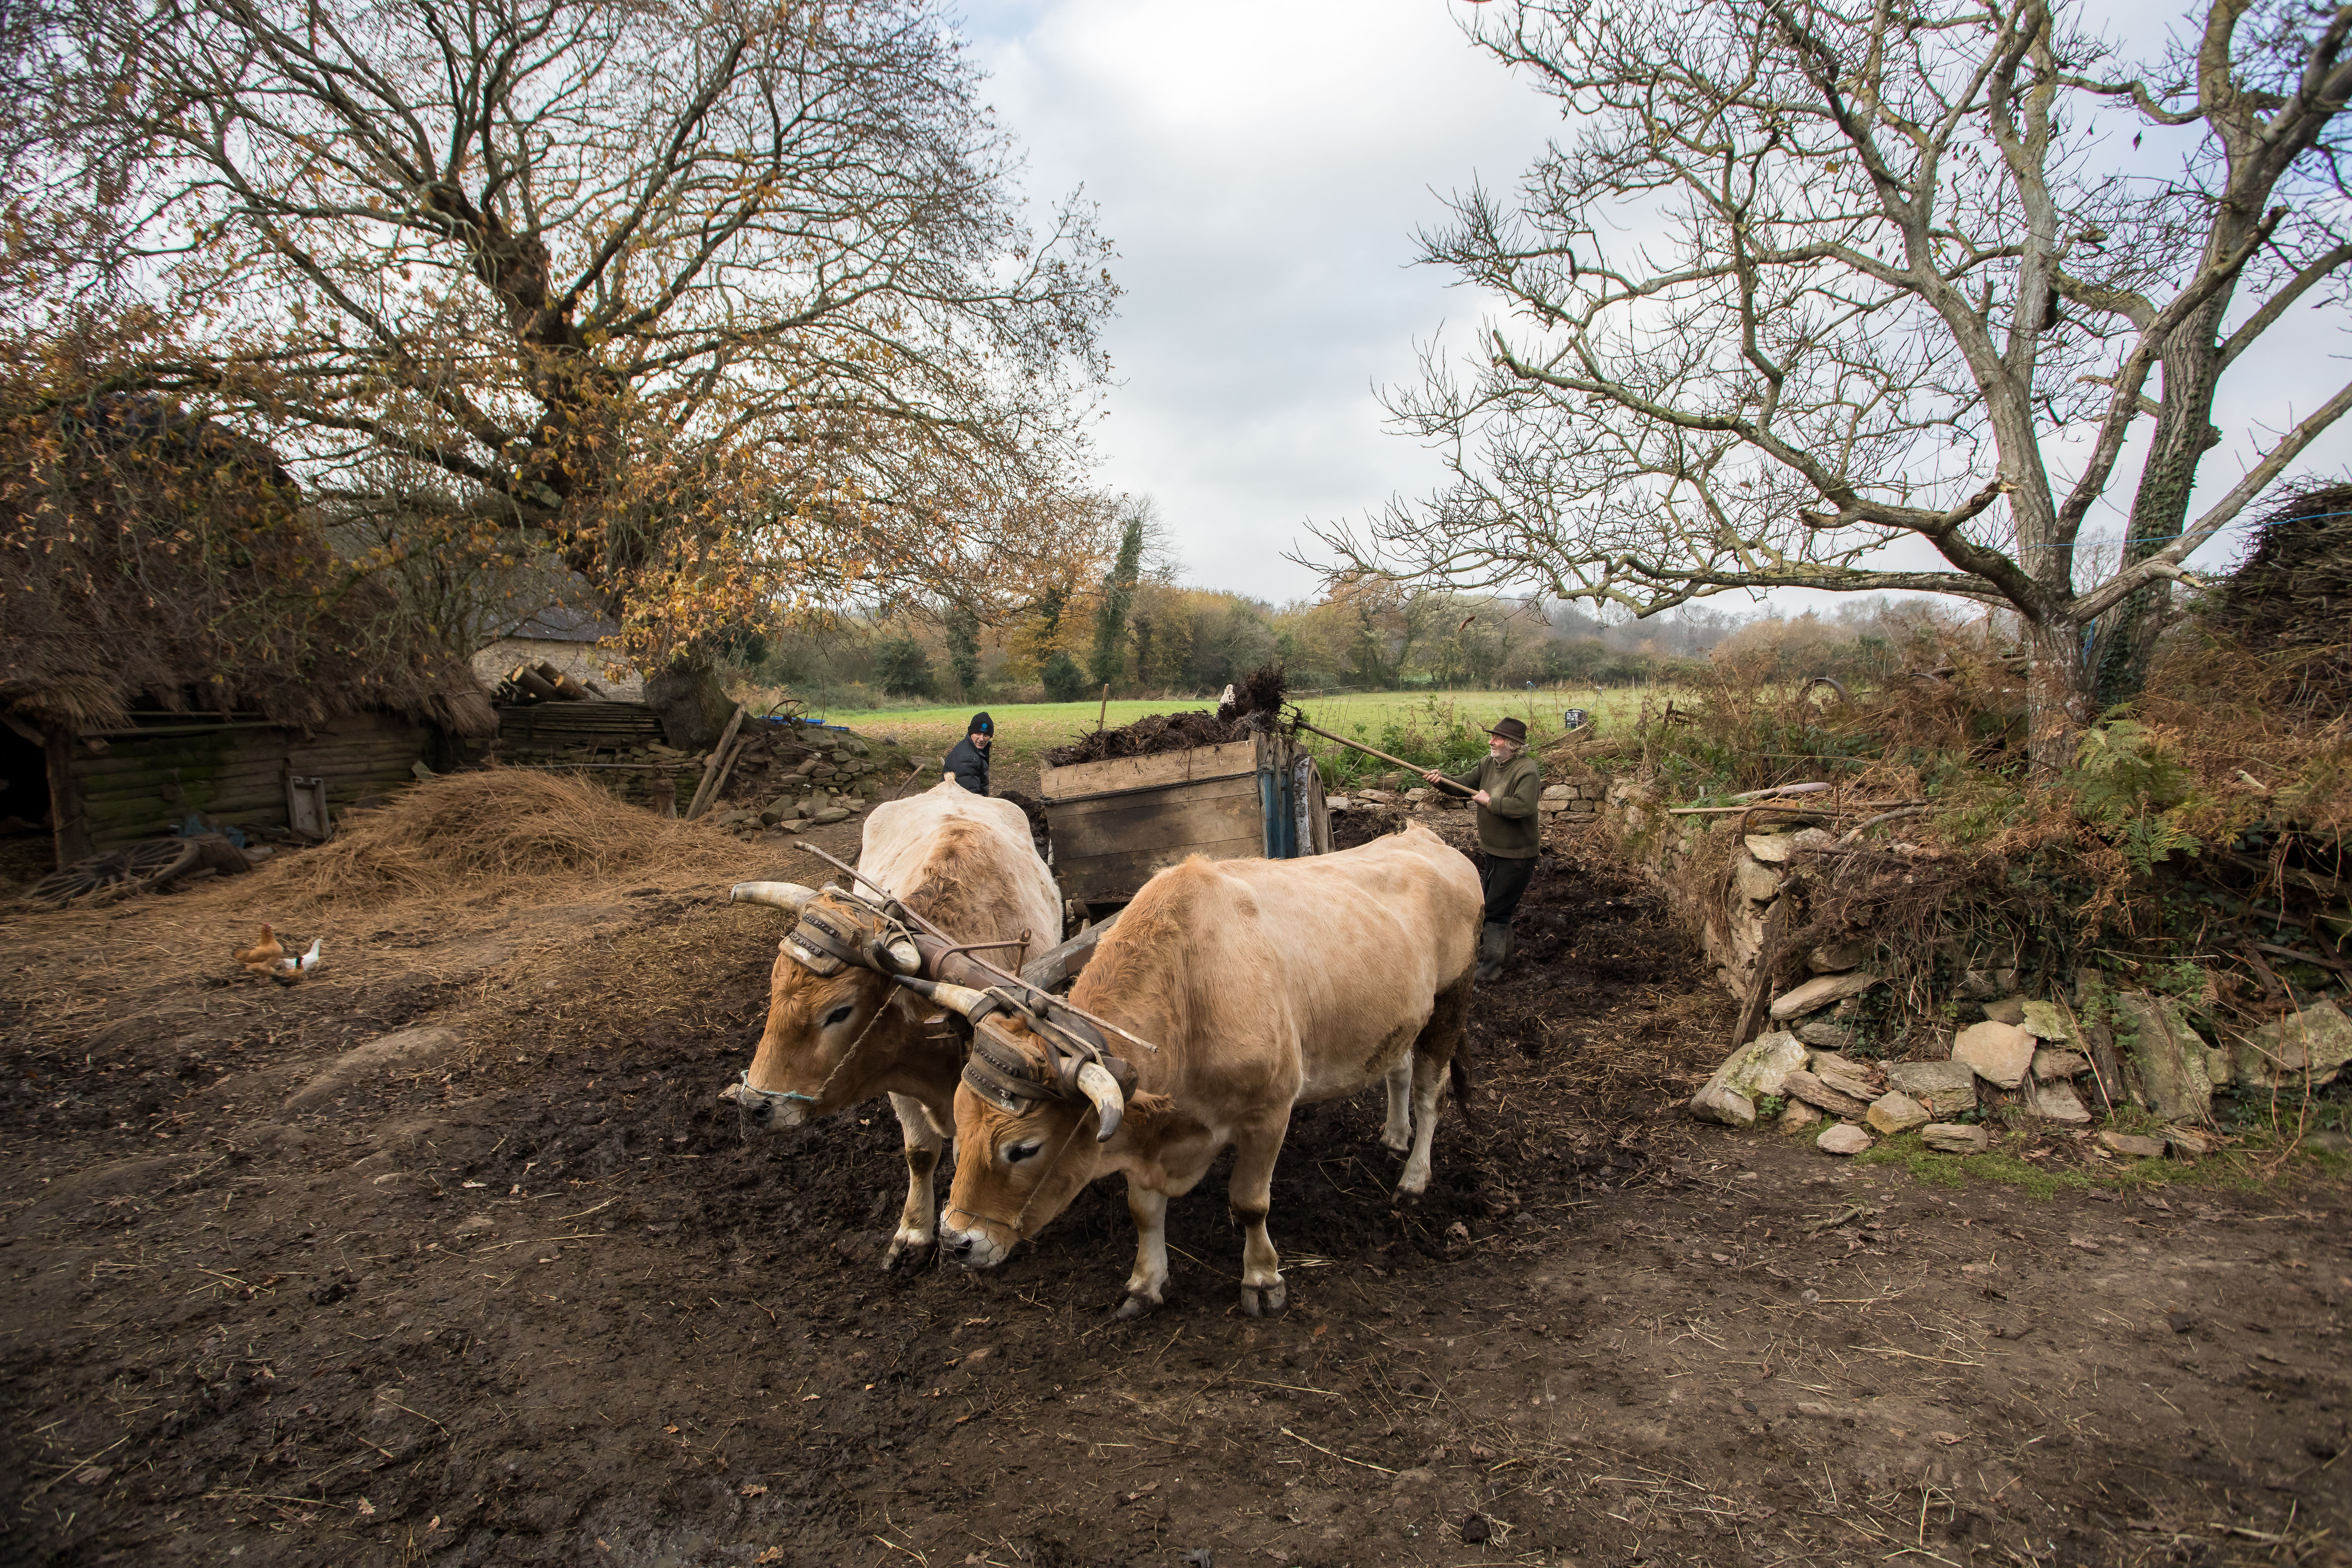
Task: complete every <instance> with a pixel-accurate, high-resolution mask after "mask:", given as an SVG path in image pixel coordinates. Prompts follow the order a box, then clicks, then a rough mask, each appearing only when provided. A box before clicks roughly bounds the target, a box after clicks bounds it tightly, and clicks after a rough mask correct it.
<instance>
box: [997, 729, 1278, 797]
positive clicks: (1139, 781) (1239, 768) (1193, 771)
mask: <svg viewBox="0 0 2352 1568" xmlns="http://www.w3.org/2000/svg"><path fill="white" fill-rule="evenodd" d="M1256 766H1257V742H1256V741H1255V739H1252V740H1247V741H1232V742H1226V743H1225V744H1223V745H1222V746H1195V747H1193V748H1192V750H1190V751H1184V752H1160V753H1159V754H1158V755H1157V756H1150V757H1112V758H1110V759H1109V760H1108V761H1107V762H1100V763H1071V764H1070V765H1068V766H1067V767H1055V765H1054V764H1053V763H1045V764H1044V765H1043V766H1042V767H1040V768H1039V769H1038V770H1037V793H1038V795H1041V796H1043V797H1044V798H1045V801H1046V802H1047V803H1049V804H1050V803H1052V802H1054V801H1057V800H1076V799H1079V798H1082V797H1084V796H1086V795H1103V794H1106V793H1108V792H1109V791H1112V790H1130V789H1147V788H1151V787H1154V786H1156V785H1160V784H1184V783H1187V782H1190V781H1197V780H1203V779H1220V778H1230V777H1232V776H1234V774H1236V773H1248V772H1250V771H1251V770H1252V769H1254V768H1255V767H1256Z"/></svg>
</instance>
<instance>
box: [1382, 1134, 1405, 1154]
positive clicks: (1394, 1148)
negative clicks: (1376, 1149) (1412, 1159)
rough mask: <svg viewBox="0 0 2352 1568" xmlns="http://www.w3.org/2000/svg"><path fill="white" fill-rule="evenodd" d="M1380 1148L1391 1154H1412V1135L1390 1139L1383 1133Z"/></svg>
mask: <svg viewBox="0 0 2352 1568" xmlns="http://www.w3.org/2000/svg"><path fill="white" fill-rule="evenodd" d="M1381 1148H1383V1149H1385V1150H1387V1151H1388V1152H1390V1153H1391V1154H1410V1153H1412V1133H1410V1132H1408V1133H1406V1134H1404V1136H1402V1137H1401V1138H1391V1137H1390V1136H1389V1135H1388V1134H1387V1133H1385V1132H1383V1133H1381Z"/></svg>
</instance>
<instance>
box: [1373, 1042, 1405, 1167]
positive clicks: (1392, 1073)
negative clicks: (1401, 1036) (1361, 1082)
mask: <svg viewBox="0 0 2352 1568" xmlns="http://www.w3.org/2000/svg"><path fill="white" fill-rule="evenodd" d="M1388 1087H1389V1120H1388V1125H1387V1126H1385V1127H1383V1128H1381V1147H1383V1148H1386V1149H1391V1150H1394V1151H1395V1152H1397V1153H1400V1154H1402V1153H1403V1152H1405V1151H1406V1150H1407V1149H1410V1148H1412V1052H1411V1051H1407V1052H1406V1053H1405V1054H1404V1055H1402V1057H1399V1058H1397V1064H1396V1066H1394V1067H1392V1068H1389V1070H1388Z"/></svg>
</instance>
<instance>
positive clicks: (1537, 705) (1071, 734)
mask: <svg viewBox="0 0 2352 1568" xmlns="http://www.w3.org/2000/svg"><path fill="white" fill-rule="evenodd" d="M1667 695H1668V691H1667V689H1665V688H1663V687H1661V688H1655V689H1645V688H1618V689H1611V690H1607V691H1595V690H1593V689H1591V688H1590V687H1588V688H1585V689H1583V690H1581V691H1565V692H1563V691H1536V692H1527V691H1449V692H1443V693H1438V694H1435V695H1429V694H1424V693H1420V692H1411V691H1371V692H1360V693H1353V694H1349V695H1346V696H1339V697H1308V698H1304V699H1301V700H1300V701H1299V704H1298V705H1299V707H1300V708H1301V709H1303V710H1305V711H1306V714H1307V722H1309V723H1311V724H1316V725H1319V726H1321V727H1322V728H1323V729H1326V730H1328V731H1332V732H1333V733H1334V734H1339V735H1346V736H1348V737H1349V738H1350V739H1353V740H1361V741H1363V742H1367V743H1369V744H1371V745H1376V746H1380V745H1383V736H1388V737H1391V738H1396V737H1398V736H1400V735H1402V736H1403V737H1405V738H1407V739H1411V738H1412V737H1414V736H1416V735H1417V736H1419V737H1421V738H1422V739H1423V740H1424V741H1426V742H1431V743H1433V744H1434V743H1437V742H1441V741H1453V742H1455V749H1456V750H1460V751H1464V752H1468V751H1469V749H1470V747H1471V746H1472V745H1473V744H1474V742H1475V743H1476V744H1483V738H1474V737H1472V736H1471V735H1470V730H1469V726H1470V725H1471V723H1472V722H1473V721H1475V722H1476V723H1477V724H1478V725H1480V726H1482V727H1483V726H1485V725H1487V724H1492V723H1493V722H1495V721H1496V720H1497V719H1499V718H1501V717H1502V716H1503V715H1504V714H1506V713H1510V714H1514V715H1516V716H1517V717H1518V718H1520V719H1524V720H1528V730H1529V731H1530V733H1531V734H1532V736H1533V737H1534V739H1535V740H1536V741H1537V742H1538V743H1540V742H1544V741H1547V740H1549V739H1551V738H1553V737H1555V736H1557V735H1559V733H1560V722H1559V716H1560V712H1561V710H1564V709H1567V708H1571V707H1574V708H1582V709H1584V710H1586V711H1588V712H1592V713H1597V714H1598V715H1599V717H1600V723H1601V728H1602V730H1603V731H1609V730H1614V729H1620V728H1622V727H1623V726H1625V725H1627V724H1630V723H1631V722H1632V721H1633V719H1634V718H1635V717H1636V716H1638V715H1639V713H1640V712H1641V709H1642V704H1643V701H1644V700H1648V701H1651V702H1653V703H1654V704H1663V703H1664V700H1665V698H1666V696H1667ZM1207 706H1209V704H1208V703H1207V702H1206V701H1205V700H1191V699H1181V698H1179V699H1174V700H1150V701H1143V700H1115V701H1113V702H1112V703H1111V704H1110V708H1109V710H1108V713H1105V714H1103V715H1102V717H1101V722H1103V723H1106V724H1108V725H1109V726H1110V727H1112V728H1114V729H1116V728H1118V726H1120V725H1123V724H1132V723H1133V722H1135V721H1137V720H1138V719H1140V718H1142V717H1144V716H1145V715H1146V714H1150V713H1169V712H1180V711H1182V710H1186V709H1192V708H1204V707H1207ZM1100 709H1101V705H1100V703H1099V702H1027V703H997V704H992V705H990V707H989V710H988V711H989V713H990V715H991V716H992V718H994V719H995V721H996V746H997V753H998V755H999V756H1000V757H1002V758H1003V759H1004V760H1006V761H1008V762H1013V763H1034V761H1036V759H1037V756H1038V753H1040V752H1044V751H1045V750H1046V749H1048V748H1049V747H1054V746H1060V745H1066V744H1067V743H1068V742H1072V741H1075V740H1076V739H1077V738H1078V737H1079V736H1080V735H1083V734H1085V733H1086V732H1087V731H1090V730H1092V729H1093V728H1094V727H1095V725H1096V723H1097V713H1098V712H1099V711H1100ZM971 712H972V709H971V706H969V705H963V704H959V705H957V706H954V707H948V706H943V705H940V704H926V705H924V706H922V707H919V708H879V709H870V710H868V709H845V710H842V711H841V712H840V713H838V714H832V715H827V714H823V713H816V714H813V715H812V717H816V718H830V719H831V720H832V721H834V722H835V723H844V724H847V725H849V726H851V727H852V728H853V729H855V730H856V731H858V733H860V734H862V735H867V736H896V737H897V738H898V741H899V742H901V743H902V744H903V745H905V746H906V747H907V748H908V750H909V751H918V752H929V753H932V754H934V755H936V754H940V753H943V752H946V750H947V749H948V748H949V747H950V746H952V745H954V744H955V742H957V740H959V739H960V738H961V735H962V733H963V725H964V722H965V721H966V720H967V719H969V718H970V717H971ZM1306 740H1307V743H1308V744H1309V746H1310V747H1311V748H1312V749H1313V750H1314V751H1315V752H1316V754H1317V756H1318V758H1321V759H1325V760H1324V763H1323V765H1324V771H1325V773H1326V774H1327V775H1328V776H1330V777H1331V778H1333V779H1334V780H1335V782H1336V781H1339V780H1344V779H1347V778H1349V777H1352V776H1355V774H1356V773H1357V771H1358V770H1357V768H1356V763H1359V762H1360V763H1362V764H1363V765H1364V766H1365V767H1366V768H1370V769H1372V770H1374V771H1378V770H1379V769H1380V768H1381V764H1380V763H1374V762H1373V761H1372V760H1371V759H1370V758H1368V757H1362V756H1360V754H1357V753H1349V752H1342V753H1341V755H1342V756H1344V757H1346V758H1348V759H1349V760H1348V761H1345V762H1341V761H1340V760H1339V758H1335V757H1329V756H1328V753H1332V752H1341V749H1340V748H1339V747H1336V746H1333V745H1331V744H1330V743H1329V742H1325V741H1322V740H1319V739H1318V738H1317V737H1315V736H1312V735H1309V736H1307V737H1306ZM1383 749H1387V750H1394V749H1396V748H1394V747H1386V746H1383ZM1416 749H1419V748H1416Z"/></svg>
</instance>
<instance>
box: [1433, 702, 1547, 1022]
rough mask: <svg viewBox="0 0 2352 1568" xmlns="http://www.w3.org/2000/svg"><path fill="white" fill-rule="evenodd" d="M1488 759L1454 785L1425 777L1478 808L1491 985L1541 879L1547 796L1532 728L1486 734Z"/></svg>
mask: <svg viewBox="0 0 2352 1568" xmlns="http://www.w3.org/2000/svg"><path fill="white" fill-rule="evenodd" d="M1486 737H1487V739H1486V760H1485V761H1484V762H1482V763H1479V764H1478V765H1477V766H1476V767H1475V768H1471V769H1468V770H1466V771H1465V772H1464V773H1458V774H1455V775H1454V776H1453V777H1452V778H1451V779H1448V778H1447V777H1446V775H1444V774H1443V773H1437V772H1436V771H1434V770H1432V771H1431V772H1429V773H1423V774H1422V775H1421V776H1422V777H1423V778H1424V779H1426V780H1428V781H1429V782H1430V783H1431V784H1439V783H1451V784H1460V785H1462V786H1463V787H1464V788H1465V789H1467V790H1469V791H1470V792H1471V795H1470V800H1471V803H1472V804H1473V805H1476V806H1477V808H1478V848H1479V851H1480V853H1481V854H1482V855H1484V857H1485V858H1486V866H1485V868H1483V869H1481V870H1480V871H1479V873H1478V883H1479V886H1480V887H1482V888H1484V889H1486V928H1485V930H1483V931H1480V932H1479V935H1478V974H1477V978H1478V979H1479V980H1480V981H1482V982H1485V981H1492V980H1493V979H1495V978H1496V976H1497V975H1499V974H1501V973H1502V972H1503V965H1504V964H1505V963H1507V962H1509V960H1510V956H1511V952H1512V950H1513V949H1514V948H1515V947H1516V946H1517V942H1516V941H1515V940H1514V939H1513V938H1512V935H1511V914H1512V911H1513V910H1517V908H1518V907H1519V900H1520V899H1521V898H1522V897H1524V896H1525V895H1526V893H1527V890H1528V880H1529V879H1532V878H1533V877H1534V876H1535V874H1536V851H1537V850H1538V849H1539V848H1541V847H1543V827H1542V824H1541V821H1540V819H1539V818H1538V816H1536V802H1537V801H1538V800H1539V799H1540V798H1542V795H1543V769H1542V768H1540V767H1538V765H1537V764H1536V760H1535V759H1534V758H1533V757H1531V756H1528V727H1527V726H1526V725H1525V724H1523V723H1521V722H1520V721H1518V720H1517V719H1505V720H1503V721H1501V722H1499V723H1497V724H1496V726H1495V727H1494V728H1493V729H1491V730H1489V731H1486Z"/></svg>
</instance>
